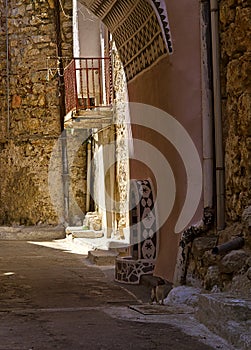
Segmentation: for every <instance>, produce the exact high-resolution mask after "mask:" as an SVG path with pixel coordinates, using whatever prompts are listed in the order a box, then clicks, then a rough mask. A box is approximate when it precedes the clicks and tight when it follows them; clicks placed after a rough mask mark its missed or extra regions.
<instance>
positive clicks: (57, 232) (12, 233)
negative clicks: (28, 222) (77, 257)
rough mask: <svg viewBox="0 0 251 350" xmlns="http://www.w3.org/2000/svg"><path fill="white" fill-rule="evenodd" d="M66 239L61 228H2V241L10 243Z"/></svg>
mask: <svg viewBox="0 0 251 350" xmlns="http://www.w3.org/2000/svg"><path fill="white" fill-rule="evenodd" d="M63 238H65V229H64V227H61V226H57V227H55V226H19V227H9V226H1V227H0V240H8V241H18V240H19V241H32V240H33V241H50V240H53V239H63Z"/></svg>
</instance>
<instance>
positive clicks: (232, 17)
mask: <svg viewBox="0 0 251 350" xmlns="http://www.w3.org/2000/svg"><path fill="white" fill-rule="evenodd" d="M219 4H220V30H221V34H220V39H221V58H222V62H221V70H222V86H221V88H222V97H223V108H222V111H223V130H224V147H225V175H226V186H225V187H226V213H227V220H228V221H230V222H233V221H238V220H240V218H241V215H242V212H243V210H244V208H245V207H246V206H247V205H248V204H249V198H250V183H249V181H250V180H249V169H250V159H251V157H250V148H249V146H248V145H249V144H250V136H251V130H250V125H251V96H250V88H251V81H250V72H251V63H250V62H251V61H250V48H251V29H250V18H251V6H250V2H248V1H237V0H223V1H220V3H219Z"/></svg>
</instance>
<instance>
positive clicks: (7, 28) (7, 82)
mask: <svg viewBox="0 0 251 350" xmlns="http://www.w3.org/2000/svg"><path fill="white" fill-rule="evenodd" d="M8 10H9V6H8V0H6V1H5V13H6V95H7V128H6V129H7V135H9V132H10V64H9V25H8V19H9V17H8Z"/></svg>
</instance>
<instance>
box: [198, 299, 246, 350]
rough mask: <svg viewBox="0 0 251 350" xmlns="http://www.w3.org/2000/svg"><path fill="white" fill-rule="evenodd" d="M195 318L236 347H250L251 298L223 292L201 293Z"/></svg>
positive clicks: (244, 348) (242, 349)
mask: <svg viewBox="0 0 251 350" xmlns="http://www.w3.org/2000/svg"><path fill="white" fill-rule="evenodd" d="M196 318H197V319H198V320H199V321H200V322H201V323H203V324H204V325H205V326H206V327H207V328H209V329H210V330H211V331H213V332H214V333H216V334H218V335H219V336H221V337H222V338H224V339H226V340H227V341H228V342H229V343H230V344H232V345H233V346H234V347H235V348H236V349H241V350H248V349H251V300H246V299H240V298H236V297H233V296H231V295H227V294H225V293H217V294H201V295H200V296H199V301H198V310H197V312H196Z"/></svg>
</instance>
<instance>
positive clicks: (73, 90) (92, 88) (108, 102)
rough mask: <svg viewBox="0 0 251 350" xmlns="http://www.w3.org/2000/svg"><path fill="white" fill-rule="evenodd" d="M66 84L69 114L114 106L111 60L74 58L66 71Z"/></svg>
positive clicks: (67, 111)
mask: <svg viewBox="0 0 251 350" xmlns="http://www.w3.org/2000/svg"><path fill="white" fill-rule="evenodd" d="M64 82H65V103H66V113H67V114H68V113H69V112H71V111H73V110H75V111H77V112H78V111H80V110H91V109H96V108H103V107H111V106H112V100H113V79H112V63H111V58H109V57H104V58H102V57H94V58H74V59H73V60H72V61H71V62H70V63H69V64H68V66H67V67H66V68H65V70H64Z"/></svg>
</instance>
